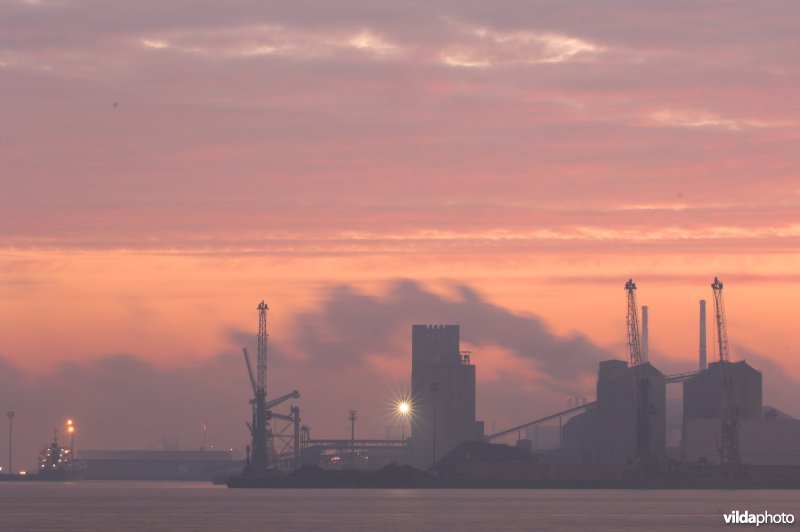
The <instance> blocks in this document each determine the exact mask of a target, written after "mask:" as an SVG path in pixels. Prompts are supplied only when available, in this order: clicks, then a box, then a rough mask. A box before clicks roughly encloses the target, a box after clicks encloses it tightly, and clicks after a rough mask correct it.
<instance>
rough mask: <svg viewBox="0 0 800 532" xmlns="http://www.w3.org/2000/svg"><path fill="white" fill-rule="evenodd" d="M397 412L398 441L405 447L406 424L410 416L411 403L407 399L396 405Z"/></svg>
mask: <svg viewBox="0 0 800 532" xmlns="http://www.w3.org/2000/svg"><path fill="white" fill-rule="evenodd" d="M397 412H398V413H399V414H400V441H402V442H403V447H405V445H406V423H407V422H408V416H409V414H411V403H409V402H408V399H403V400H402V401H400V402H399V403H398V404H397Z"/></svg>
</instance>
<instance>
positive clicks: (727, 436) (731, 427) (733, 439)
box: [711, 277, 742, 466]
mask: <svg viewBox="0 0 800 532" xmlns="http://www.w3.org/2000/svg"><path fill="white" fill-rule="evenodd" d="M711 288H712V290H713V291H714V311H715V314H716V321H717V345H718V348H719V365H720V372H721V373H722V405H721V406H722V412H721V413H722V416H721V417H722V432H721V436H722V437H721V445H720V449H719V453H720V463H721V464H722V465H727V466H738V465H740V464H741V462H742V459H741V454H740V453H739V419H738V417H739V416H738V412H737V408H736V405H735V404H734V394H733V373H732V368H731V363H730V358H729V355H728V329H727V326H726V323H725V321H726V320H725V305H724V300H723V299H722V282H720V280H719V278H718V277H714V283H713V284H712V285H711Z"/></svg>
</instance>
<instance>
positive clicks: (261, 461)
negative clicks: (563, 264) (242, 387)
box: [243, 301, 270, 475]
mask: <svg viewBox="0 0 800 532" xmlns="http://www.w3.org/2000/svg"><path fill="white" fill-rule="evenodd" d="M267 310H269V307H267V305H266V303H264V301H262V302H261V303H260V304H259V305H258V355H257V358H256V375H255V379H254V378H253V370H252V365H251V364H250V357H249V356H248V354H247V350H246V349H245V350H243V351H244V360H245V363H246V364H247V371H248V374H249V376H250V383H251V385H252V387H253V395H254V397H253V399H252V400H251V401H250V404H251V405H252V406H253V420H252V423H249V424H248V426H249V428H250V434H251V436H252V443H251V446H250V452H249V453H248V456H247V465H246V468H245V469H246V471H247V472H248V473H249V474H253V475H263V474H264V473H265V472H266V470H267V468H268V467H269V451H268V441H267V440H268V437H269V428H268V427H267V423H268V421H269V417H270V413H269V410H268V409H267Z"/></svg>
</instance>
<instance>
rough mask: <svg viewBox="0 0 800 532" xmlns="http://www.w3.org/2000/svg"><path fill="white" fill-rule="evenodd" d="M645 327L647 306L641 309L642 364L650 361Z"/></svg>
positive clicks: (646, 327)
mask: <svg viewBox="0 0 800 532" xmlns="http://www.w3.org/2000/svg"><path fill="white" fill-rule="evenodd" d="M647 329H648V326H647V306H643V307H642V362H649V361H650V343H649V340H648V338H649V335H648V330H647Z"/></svg>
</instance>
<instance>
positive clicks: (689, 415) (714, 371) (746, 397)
mask: <svg viewBox="0 0 800 532" xmlns="http://www.w3.org/2000/svg"><path fill="white" fill-rule="evenodd" d="M722 364H729V365H730V368H731V377H732V379H731V380H732V381H733V404H734V408H735V411H736V412H737V417H738V418H739V419H761V417H762V410H763V405H762V402H761V397H762V385H761V372H760V371H757V370H756V369H754V368H753V367H752V366H751V365H750V364H748V363H747V362H744V361H741V362H719V361H718V362H712V363H711V364H709V365H708V368H706V369H704V370H702V371H700V372H699V373H698V374H697V375H695V376H694V377H692V378H690V379H688V380H687V381H686V382H684V383H683V419H684V420H685V421H689V420H693V419H717V420H719V419H722Z"/></svg>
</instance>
